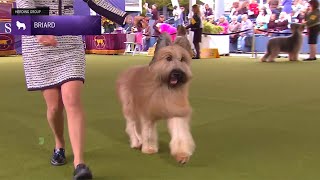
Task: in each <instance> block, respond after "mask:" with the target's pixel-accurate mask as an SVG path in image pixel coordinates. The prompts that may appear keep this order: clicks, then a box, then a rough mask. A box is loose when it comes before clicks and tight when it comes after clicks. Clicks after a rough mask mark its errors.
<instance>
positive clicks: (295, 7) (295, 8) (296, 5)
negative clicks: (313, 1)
mask: <svg viewBox="0 0 320 180" xmlns="http://www.w3.org/2000/svg"><path fill="white" fill-rule="evenodd" d="M302 9H304V6H303V4H302V0H295V1H294V2H293V4H292V17H293V18H297V17H298V15H299V14H300V11H301V10H302Z"/></svg>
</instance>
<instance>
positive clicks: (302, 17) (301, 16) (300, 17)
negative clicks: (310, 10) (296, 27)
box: [296, 9, 307, 23]
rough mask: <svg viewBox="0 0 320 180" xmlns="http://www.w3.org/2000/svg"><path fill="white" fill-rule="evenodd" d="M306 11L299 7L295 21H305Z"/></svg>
mask: <svg viewBox="0 0 320 180" xmlns="http://www.w3.org/2000/svg"><path fill="white" fill-rule="evenodd" d="M306 13H307V11H306V9H301V10H300V12H299V14H298V15H297V18H296V22H297V23H305V18H306Z"/></svg>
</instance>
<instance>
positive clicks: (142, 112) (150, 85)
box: [117, 33, 195, 163]
mask: <svg viewBox="0 0 320 180" xmlns="http://www.w3.org/2000/svg"><path fill="white" fill-rule="evenodd" d="M185 49H186V47H185V44H172V42H171V38H170V36H169V35H168V34H167V33H164V34H161V35H160V37H159V41H158V44H157V47H156V52H155V55H154V58H153V60H152V62H151V63H150V64H149V65H146V66H136V67H132V68H129V69H128V70H126V71H124V72H123V73H122V74H121V75H120V76H119V78H118V80H117V93H118V97H119V100H120V102H121V104H122V111H123V114H124V117H125V119H126V133H127V134H128V136H129V139H130V146H131V148H137V149H140V148H141V151H142V152H143V153H146V154H153V153H157V152H158V138H157V129H156V123H157V121H158V120H161V119H166V120H167V125H168V129H169V133H170V135H171V141H170V150H171V154H172V156H174V157H175V158H176V160H177V161H178V162H179V163H186V162H187V161H188V160H189V158H190V156H191V155H192V153H193V151H194V149H195V143H194V140H193V137H192V135H191V132H190V126H189V123H190V120H191V113H192V108H191V106H190V104H189V99H188V94H189V84H190V80H191V77H192V72H191V68H190V63H191V56H190V54H189V52H187V51H186V50H185Z"/></svg>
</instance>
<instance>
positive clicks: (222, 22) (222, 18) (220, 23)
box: [217, 16, 229, 34]
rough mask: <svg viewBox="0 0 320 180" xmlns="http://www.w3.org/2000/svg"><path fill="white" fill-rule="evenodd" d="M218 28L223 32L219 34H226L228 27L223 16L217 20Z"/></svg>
mask: <svg viewBox="0 0 320 180" xmlns="http://www.w3.org/2000/svg"><path fill="white" fill-rule="evenodd" d="M217 25H218V26H221V27H222V28H223V32H221V34H227V33H228V26H229V23H228V21H227V20H226V17H224V16H221V17H220V18H219V20H218V23H217Z"/></svg>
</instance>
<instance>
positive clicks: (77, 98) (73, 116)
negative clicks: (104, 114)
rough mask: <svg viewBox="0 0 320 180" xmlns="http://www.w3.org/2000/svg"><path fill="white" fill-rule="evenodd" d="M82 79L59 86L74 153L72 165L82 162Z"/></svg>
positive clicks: (83, 129) (83, 124)
mask: <svg viewBox="0 0 320 180" xmlns="http://www.w3.org/2000/svg"><path fill="white" fill-rule="evenodd" d="M82 87H83V82H82V81H69V82H67V83H65V84H63V85H62V86H61V93H62V100H63V104H64V107H65V109H66V113H67V118H68V128H69V137H70V141H71V146H72V150H73V155H74V161H73V163H74V166H75V167H76V166H77V165H78V164H83V163H84V160H83V151H84V150H83V149H84V138H85V135H84V134H85V127H84V126H85V119H84V111H83V106H82V104H81V92H82Z"/></svg>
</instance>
